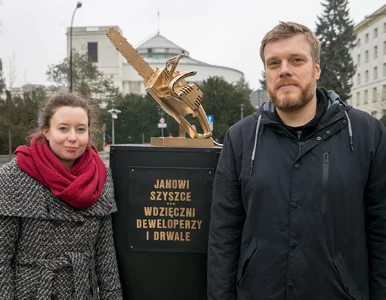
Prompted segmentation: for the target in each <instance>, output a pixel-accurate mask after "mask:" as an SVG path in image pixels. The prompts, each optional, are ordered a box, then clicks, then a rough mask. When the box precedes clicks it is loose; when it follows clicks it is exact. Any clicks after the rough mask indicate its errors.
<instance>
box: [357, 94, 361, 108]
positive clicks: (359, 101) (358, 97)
mask: <svg viewBox="0 0 386 300" xmlns="http://www.w3.org/2000/svg"><path fill="white" fill-rule="evenodd" d="M360 105H361V93H360V92H357V106H360Z"/></svg>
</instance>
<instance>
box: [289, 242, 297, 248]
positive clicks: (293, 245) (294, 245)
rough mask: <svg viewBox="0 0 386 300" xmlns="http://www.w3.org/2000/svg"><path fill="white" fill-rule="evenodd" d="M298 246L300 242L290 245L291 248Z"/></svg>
mask: <svg viewBox="0 0 386 300" xmlns="http://www.w3.org/2000/svg"><path fill="white" fill-rule="evenodd" d="M297 246H298V244H296V243H293V244H291V245H290V248H291V249H295V248H296V247H297Z"/></svg>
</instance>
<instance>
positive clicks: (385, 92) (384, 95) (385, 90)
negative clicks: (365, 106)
mask: <svg viewBox="0 0 386 300" xmlns="http://www.w3.org/2000/svg"><path fill="white" fill-rule="evenodd" d="M385 100H386V85H385V84H384V85H382V101H385Z"/></svg>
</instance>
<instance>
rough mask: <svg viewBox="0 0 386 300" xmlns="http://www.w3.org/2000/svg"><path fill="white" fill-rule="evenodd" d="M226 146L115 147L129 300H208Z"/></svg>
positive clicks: (121, 257) (118, 224) (119, 237)
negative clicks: (216, 185)
mask: <svg viewBox="0 0 386 300" xmlns="http://www.w3.org/2000/svg"><path fill="white" fill-rule="evenodd" d="M220 151H221V149H220V148H165V147H151V146H141V145H130V146H113V147H111V150H110V166H111V169H112V174H113V180H114V187H115V197H116V201H117V205H118V213H117V214H115V215H114V216H113V227H114V238H115V246H116V251H117V258H118V266H119V272H120V278H121V282H122V287H123V296H124V299H125V300H182V299H183V300H205V299H207V296H206V259H207V239H208V228H209V221H210V220H209V217H210V207H211V199H212V187H213V179H214V173H215V169H216V165H217V160H218V157H219V154H220Z"/></svg>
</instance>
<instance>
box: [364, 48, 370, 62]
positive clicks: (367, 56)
mask: <svg viewBox="0 0 386 300" xmlns="http://www.w3.org/2000/svg"><path fill="white" fill-rule="evenodd" d="M368 62H369V50H366V52H365V63H368Z"/></svg>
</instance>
